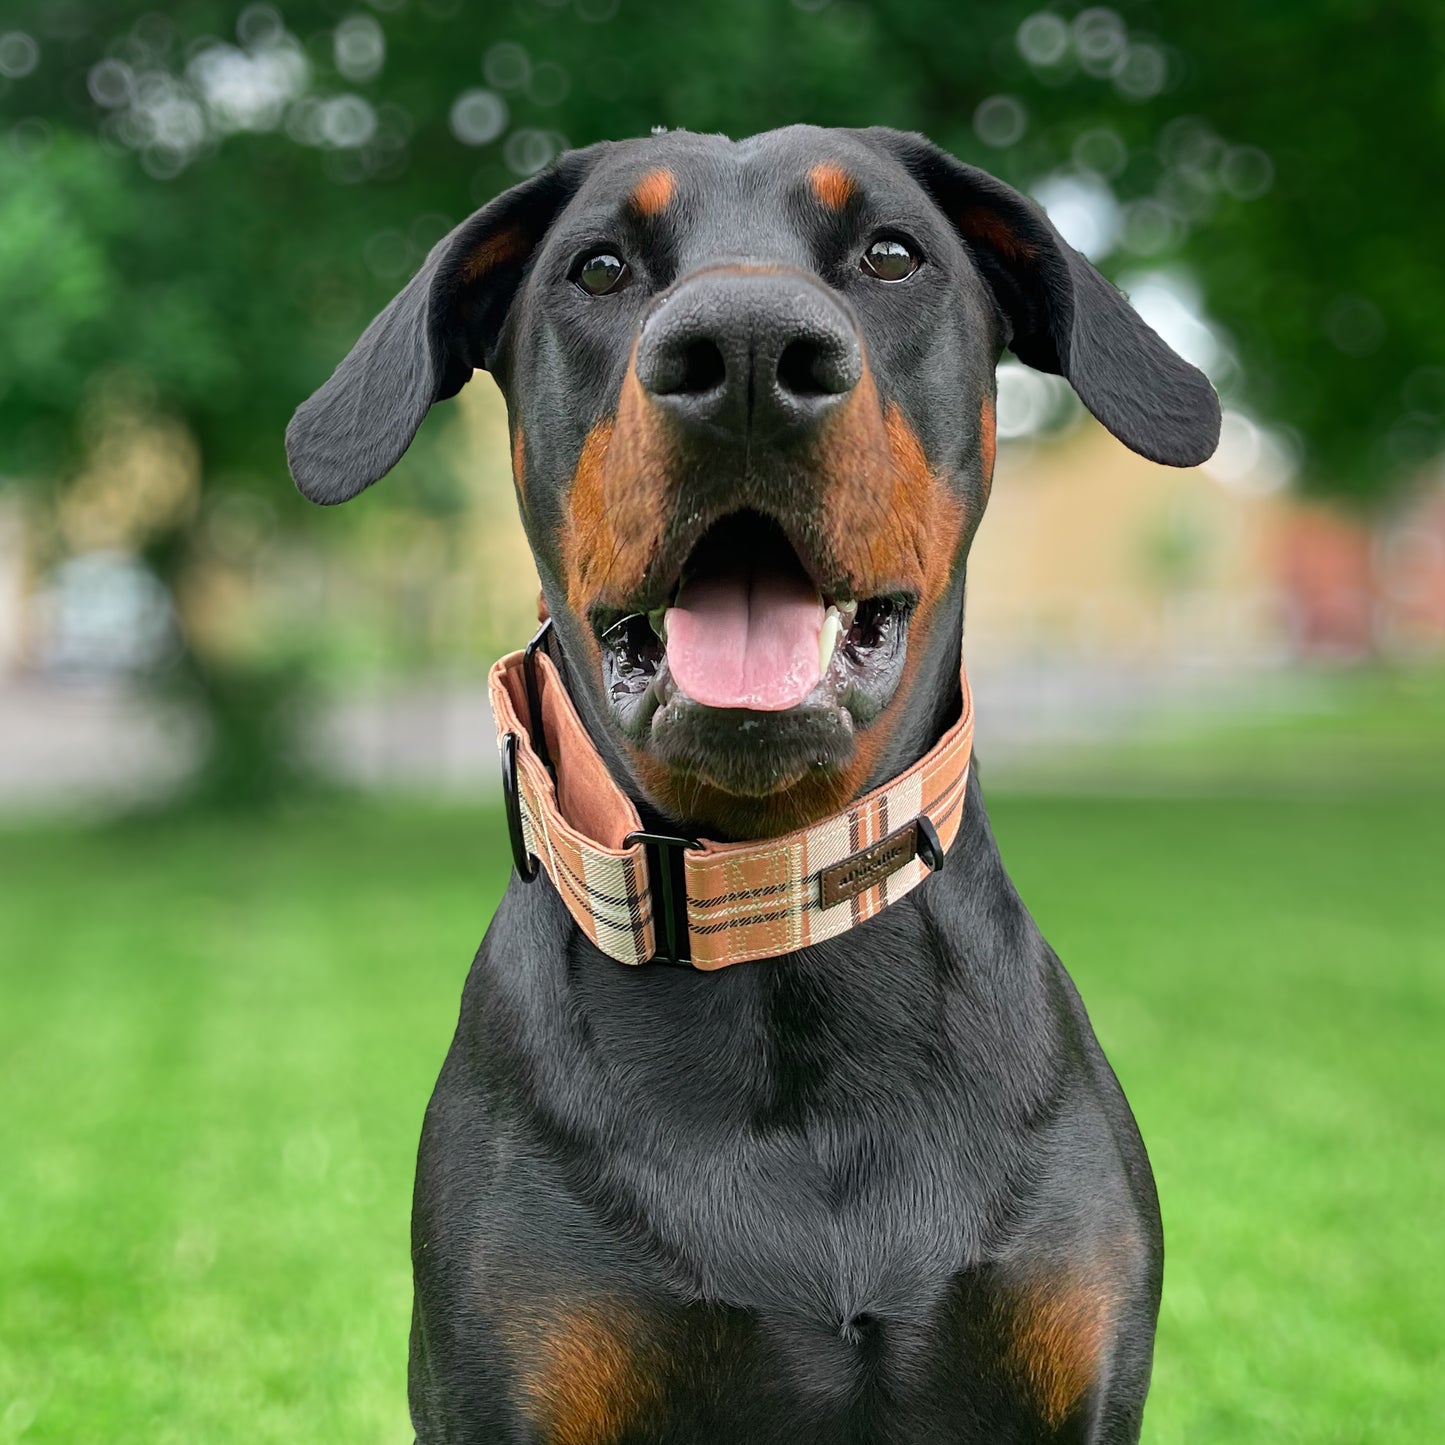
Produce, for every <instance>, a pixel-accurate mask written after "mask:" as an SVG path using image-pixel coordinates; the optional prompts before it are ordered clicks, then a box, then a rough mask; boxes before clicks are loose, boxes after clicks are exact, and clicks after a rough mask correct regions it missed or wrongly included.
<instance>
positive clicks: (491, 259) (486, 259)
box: [462, 226, 531, 281]
mask: <svg viewBox="0 0 1445 1445" xmlns="http://www.w3.org/2000/svg"><path fill="white" fill-rule="evenodd" d="M530 246H531V239H530V237H529V236H528V235H527V233H526V231H524V230H523V229H522V227H521V226H503V227H502V229H501V230H500V231H494V232H493V233H492V234H491V235H490V236H488V237H487V239H486V240H485V241H483V242H482V243H481V245H480V246H478V247H477V249H476V250H475V251H473V252H472V254H471V255H470V256H468V257H467V259H466V260H465V261H464V262H463V263H462V280H463V281H475V280H476V279H477V278H478V277H479V276H485V275H486V273H487V272H488V271H492V270H495V269H496V267H498V266H505V265H506V264H507V262H508V261H520V260H521V259H522V257H523V256H525V255H526V254H527V251H528V249H529V248H530Z"/></svg>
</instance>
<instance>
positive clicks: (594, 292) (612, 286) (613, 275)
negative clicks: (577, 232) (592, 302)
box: [572, 251, 627, 296]
mask: <svg viewBox="0 0 1445 1445" xmlns="http://www.w3.org/2000/svg"><path fill="white" fill-rule="evenodd" d="M572 279H573V280H574V281H576V283H577V284H578V285H579V286H580V287H581V288H582V289H583V290H584V291H585V292H586V293H587V294H588V295H589V296H605V295H606V294H607V293H608V292H609V291H615V290H617V288H618V287H619V286H620V285H622V283H623V282H624V281H625V280H626V279H627V263H626V262H625V261H624V260H623V259H622V258H621V257H620V256H614V255H613V254H612V252H611V251H598V252H596V253H595V254H593V255H591V256H588V257H586V258H585V259H584V260H583V262H582V264H581V265H580V266H579V267H578V268H577V270H576V271H575V272H574V273H573V278H572Z"/></svg>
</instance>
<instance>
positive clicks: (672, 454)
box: [287, 126, 1220, 1445]
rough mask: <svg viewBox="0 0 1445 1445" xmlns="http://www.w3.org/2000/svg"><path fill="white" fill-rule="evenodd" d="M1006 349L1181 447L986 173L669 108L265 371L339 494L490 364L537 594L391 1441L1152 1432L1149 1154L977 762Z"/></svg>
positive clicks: (429, 1151)
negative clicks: (286, 390) (309, 352)
mask: <svg viewBox="0 0 1445 1445" xmlns="http://www.w3.org/2000/svg"><path fill="white" fill-rule="evenodd" d="M1006 349H1007V350H1009V351H1012V353H1013V354H1014V355H1015V356H1016V357H1017V358H1019V359H1020V360H1022V361H1023V362H1025V363H1027V364H1028V365H1030V366H1033V367H1035V368H1038V369H1039V370H1041V371H1046V372H1052V373H1057V374H1061V375H1062V376H1064V377H1066V378H1067V379H1068V381H1069V382H1070V383H1071V384H1072V386H1073V389H1074V390H1075V392H1076V393H1077V394H1078V396H1079V397H1080V398H1081V400H1082V401H1083V403H1084V405H1085V406H1086V407H1087V408H1088V409H1089V410H1090V411H1091V412H1092V413H1093V414H1094V416H1095V417H1097V418H1098V419H1099V421H1101V422H1102V423H1103V424H1104V426H1105V427H1106V428H1108V430H1109V431H1111V432H1112V433H1113V434H1114V436H1115V437H1117V438H1118V439H1119V440H1120V441H1122V442H1123V443H1124V444H1125V445H1126V446H1128V447H1130V448H1131V449H1132V450H1134V451H1136V452H1139V453H1141V454H1143V455H1144V456H1146V457H1149V458H1151V459H1153V460H1155V461H1158V462H1162V463H1167V464H1170V465H1174V466H1186V465H1192V464H1195V463H1198V462H1200V461H1202V460H1204V459H1206V458H1207V457H1208V456H1209V454H1210V453H1211V452H1212V451H1213V449H1214V447H1215V444H1216V442H1217V439H1218V433H1219V420H1220V414H1219V404H1218V401H1217V398H1216V396H1215V394H1214V392H1213V390H1212V389H1211V387H1210V385H1209V382H1208V381H1207V380H1206V379H1205V378H1204V377H1203V375H1202V374H1201V373H1200V372H1198V371H1196V370H1195V369H1194V368H1193V367H1192V366H1189V365H1188V364H1186V363H1185V362H1184V361H1183V360H1181V359H1180V358H1179V357H1178V356H1176V355H1175V354H1174V353H1173V352H1172V351H1171V350H1170V349H1169V348H1168V347H1167V346H1166V345H1165V344H1164V342H1163V341H1162V340H1161V339H1160V338H1159V337H1158V336H1157V335H1156V334H1155V333H1154V332H1153V331H1151V330H1150V329H1149V327H1148V326H1146V325H1145V324H1144V322H1143V321H1142V320H1141V319H1140V317H1139V316H1138V315H1137V314H1136V313H1135V312H1134V311H1133V310H1132V309H1131V307H1130V306H1129V304H1128V303H1127V301H1126V300H1125V299H1124V297H1123V296H1121V295H1120V293H1119V292H1118V291H1116V290H1115V288H1114V287H1113V286H1112V285H1111V284H1110V283H1109V282H1107V281H1106V280H1105V279H1104V278H1103V277H1102V276H1101V275H1100V274H1099V273H1098V272H1097V271H1095V270H1094V268H1093V267H1092V266H1091V265H1090V264H1089V263H1088V262H1087V261H1086V260H1085V259H1084V258H1083V257H1082V256H1081V255H1080V254H1079V253H1078V252H1076V251H1074V250H1073V249H1072V248H1071V247H1070V246H1069V245H1068V244H1067V243H1066V242H1065V241H1064V240H1063V239H1062V238H1061V237H1060V235H1059V234H1058V233H1057V231H1055V229H1054V228H1053V226H1052V225H1051V224H1050V223H1049V221H1048V219H1047V218H1046V216H1045V215H1044V213H1043V212H1042V211H1041V210H1040V209H1039V208H1038V207H1037V206H1036V205H1035V204H1034V203H1033V202H1031V201H1030V200H1028V199H1027V198H1025V197H1024V196H1022V195H1021V194H1019V193H1018V192H1016V191H1015V190H1013V189H1011V188H1010V187H1009V186H1007V185H1005V184H1003V183H1002V182H1000V181H999V180H997V179H995V178H993V177H992V176H990V175H988V174H987V173H985V172H983V171H981V170H978V169H976V168H974V167H972V166H969V165H965V164H963V163H961V162H959V161H958V160H956V159H954V158H953V157H952V156H950V155H947V154H945V153H944V152H943V151H941V150H939V149H937V148H936V147H934V146H933V145H932V144H930V143H929V142H928V141H927V140H925V139H924V138H923V137H921V136H917V135H909V134H904V133H900V132H896V131H892V130H886V129H864V130H824V129H819V128H814V127H809V126H797V127H791V128H788V129H785V130H779V131H773V132H769V133H767V134H763V135H758V136H754V137H752V138H750V139H747V140H742V141H733V140H730V139H727V138H725V137H722V136H712V135H699V134H691V133H687V132H664V133H658V134H654V135H653V136H651V137H649V138H643V139H637V140H628V141H622V142H617V143H611V142H604V143H601V144H597V145H593V146H590V147H588V148H586V149H582V150H577V151H575V152H570V153H568V154H566V155H564V156H563V157H562V158H561V159H560V160H559V161H558V162H557V163H556V164H555V165H553V166H552V167H551V168H550V169H548V170H546V171H545V172H543V173H541V174H538V175H536V176H534V177H532V178H530V179H528V180H525V181H523V182H522V183H520V184H518V185H516V186H515V187H514V188H512V189H511V190H508V191H507V192H505V193H504V194H502V195H500V196H498V197H497V198H496V199H495V200H493V201H491V202H490V203H489V204H488V205H486V206H484V207H483V208H482V209H481V210H479V211H477V212H476V213H475V214H474V215H473V216H471V217H470V219H468V220H466V221H464V222H463V223H462V224H461V225H460V226H458V227H457V228H456V229H455V230H454V231H452V232H451V234H450V235H448V236H447V237H445V238H444V239H443V240H442V241H441V242H440V243H439V244H438V245H437V246H436V248H435V249H434V250H433V251H432V252H431V254H430V256H429V257H428V259H427V260H426V262H425V263H424V265H423V266H422V268H421V270H420V271H419V272H418V274H417V275H416V276H415V278H414V279H413V280H412V281H411V282H410V284H409V285H407V287H406V288H405V289H404V290H403V291H402V292H401V293H400V294H399V295H398V296H397V297H396V298H395V299H394V300H393V301H392V302H391V304H390V305H389V306H387V308H386V309H385V310H384V311H382V312H381V314H380V315H379V316H378V317H377V318H376V320H375V321H374V322H373V323H372V324H371V325H370V326H369V327H368V328H367V330H366V331H365V333H364V334H363V335H362V336H361V338H360V340H359V341H358V342H357V344H356V346H355V347H354V348H353V350H352V351H351V352H350V354H349V355H348V356H347V357H346V358H345V359H344V360H343V361H342V362H341V363H340V365H339V366H338V368H337V369H336V371H335V373H334V374H333V375H332V376H331V378H330V379H329V380H328V381H327V382H326V383H325V384H324V385H323V386H322V387H321V388H320V390H319V391H318V392H317V393H316V394H315V395H314V396H313V397H312V398H311V399H310V400H309V401H307V402H306V403H304V404H303V405H302V406H301V407H300V408H299V410H298V412H297V414H296V417H295V419H294V420H293V422H292V424H291V426H290V428H289V430H288V433H287V447H288V455H289V459H290V463H291V469H292V473H293V476H294V478H295V480H296V482H297V484H298V486H299V487H300V489H301V491H302V492H303V493H304V494H305V495H306V496H308V497H309V498H311V499H312V500H314V501H317V502H321V503H328V504H329V503H336V502H342V501H345V500H347V499H348V498H350V497H353V496H355V495H356V494H357V493H358V492H360V491H361V490H362V489H363V488H364V487H367V486H369V485H370V484H371V483H372V482H374V481H376V480H377V479H378V478H379V477H381V476H382V475H383V474H384V473H385V472H386V471H387V470H388V469H389V468H390V467H391V466H392V465H393V464H394V463H395V462H396V461H397V459H398V458H399V457H400V456H401V455H402V453H403V452H404V451H405V450H406V447H407V445H408V444H409V442H410V441H411V439H412V437H413V435H414V433H415V431H416V429H417V427H418V425H419V424H420V422H421V421H422V419H423V417H424V416H425V415H426V413H427V411H428V409H429V408H430V407H431V406H432V405H433V403H435V402H437V401H439V400H441V399H443V398H445V397H450V396H452V395H453V394H455V393H456V392H457V391H458V390H459V389H460V387H462V386H463V385H464V384H465V382H466V381H467V380H468V378H469V377H470V376H471V375H472V373H473V372H474V370H476V369H478V368H482V369H485V370H487V371H490V372H491V373H492V375H493V376H494V377H495V378H496V380H497V382H498V383H499V385H500V387H501V390H502V391H503V393H504V394H505V397H506V400H507V406H508V412H509V418H510V431H511V442H512V450H513V463H514V474H515V481H516V491H517V497H518V501H519V504H520V508H521V514H522V519H523V522H524V524H525V530H526V534H527V538H528V541H529V543H530V546H531V548H532V551H533V552H534V554H535V559H536V564H537V569H538V573H539V576H540V580H541V586H542V594H543V599H544V603H545V610H546V613H547V615H548V621H547V624H546V626H545V627H544V629H543V634H541V635H539V637H538V639H536V640H534V643H533V645H532V646H531V647H530V648H528V649H527V651H526V652H525V653H520V654H514V655H513V656H512V657H510V658H508V659H505V660H504V661H503V663H502V664H499V667H498V669H497V671H496V672H495V673H494V676H493V680H492V697H493V703H494V707H495V710H496V712H497V715H498V725H499V729H500V730H501V745H502V752H503V761H504V774H505V797H506V801H507V811H508V825H509V830H510V836H511V839H512V843H513V851H514V856H515V859H516V863H517V870H516V876H515V877H513V879H512V880H511V882H510V885H509V887H508V889H507V891H506V894H505V896H504V898H503V899H502V901H501V904H500V905H499V907H498V909H497V912H496V915H495V917H494V919H493V920H492V923H491V926H490V928H489V929H488V931H487V934H486V938H485V940H484V941H483V943H482V945H481V948H480V950H479V952H478V954H477V956H476V960H475V962H474V964H473V966H472V970H471V974H470V976H469V978H468V979H467V982H466V986H465V990H464V993H463V996H462V1004H461V1016H460V1021H459V1025H458V1028H457V1032H456V1037H455V1041H454V1043H453V1045H452V1047H451V1050H450V1052H449V1054H448V1056H447V1058H446V1062H445V1064H444V1066H443V1068H442V1071H441V1075H440V1078H439V1080H438V1082H437V1086H436V1091H435V1093H434V1095H433V1097H432V1100H431V1104H430V1106H429V1108H428V1110H427V1114H426V1120H425V1124H424V1128H423V1134H422V1140H421V1147H420V1155H419V1163H418V1171H417V1180H416V1193H415V1200H414V1212H413V1264H414V1271H415V1311H414V1318H413V1326H412V1334H411V1351H410V1386H409V1398H410V1408H411V1413H412V1420H413V1424H414V1428H415V1432H416V1438H417V1441H418V1442H419V1445H442V1442H451V1445H462V1442H466V1445H482V1442H524V1441H525V1442H544V1441H545V1442H550V1445H583V1442H587V1445H704V1442H724V1441H725V1442H729V1445H765V1442H788V1445H813V1442H818V1445H821V1442H828V1445H838V1442H854V1445H883V1442H898V1445H902V1442H908V1445H926V1442H944V1441H948V1442H951V1445H957V1442H965V1441H966V1442H989V1445H1003V1442H1025V1441H1028V1442H1034V1441H1077V1442H1085V1441H1087V1442H1111V1445H1112V1442H1125V1441H1135V1440H1137V1439H1138V1437H1139V1432H1140V1428H1141V1416H1142V1411H1143V1407H1144V1400H1145V1395H1146V1392H1147V1389H1148V1381H1149V1374H1150V1367H1151V1359H1152V1352H1153V1336H1154V1328H1155V1320H1156V1314H1157V1309H1158V1302H1159V1293H1160V1282H1161V1276H1162V1262H1163V1248H1162V1236H1161V1231H1160V1222H1159V1210H1158V1202H1157V1198H1156V1194H1155V1189H1154V1184H1153V1180H1152V1176H1151V1173H1150V1169H1149V1164H1148V1160H1147V1157H1146V1155H1145V1151H1144V1146H1143V1144H1142V1142H1141V1140H1140V1136H1139V1133H1138V1130H1137V1128H1136V1126H1135V1123H1134V1119H1133V1116H1132V1114H1131V1113H1130V1110H1129V1107H1128V1105H1127V1103H1126V1102H1125V1099H1124V1096H1123V1094H1122V1092H1121V1090H1120V1088H1119V1085H1118V1083H1117V1081H1116V1079H1115V1077H1114V1075H1113V1073H1112V1071H1111V1070H1110V1068H1109V1065H1108V1063H1107V1062H1106V1060H1105V1058H1104V1056H1103V1054H1102V1052H1101V1051H1100V1048H1099V1045H1098V1043H1097V1042H1096V1040H1095V1038H1094V1034H1093V1032H1092V1030H1091V1028H1090V1025H1089V1021H1088V1018H1087V1016H1086V1014H1085V1011H1084V1008H1083V1005H1082V1004H1081V1002H1080V1000H1079V997H1078V995H1077V993H1076V992H1075V990H1074V988H1073V985H1072V984H1071V982H1070V980H1069V978H1068V976H1067V974H1066V973H1065V972H1064V969H1063V967H1062V965H1061V964H1060V963H1059V961H1058V959H1057V957H1056V956H1055V955H1054V953H1053V952H1052V951H1051V950H1050V949H1049V947H1048V945H1047V944H1046V943H1045V942H1044V940H1043V938H1042V937H1041V936H1040V934H1039V932H1038V929H1037V928H1036V927H1035V925H1034V922H1033V920H1032V919H1031V918H1030V916H1029V914H1028V912H1027V911H1026V910H1025V908H1024V905H1023V903H1022V902H1021V901H1020V899H1019V897H1018V895H1017V894H1016V892H1015V890H1014V888H1013V886H1012V884H1011V883H1010V881H1009V878H1008V875H1007V874H1006V873H1005V871H1004V868H1003V865H1002V863H1001V861H1000V858H999V853H998V849H997V847H996V846H995V843H994V840H993V836H992V834H991V832H990V828H989V822H988V816H987V812H986V810H985V807H984V800H983V796H982V792H981V790H980V786H979V782H978V778H977V774H976V771H975V770H973V769H972V768H971V767H970V765H969V759H970V746H969V742H970V729H971V721H972V713H971V704H970V699H969V694H968V688H967V680H966V677H965V676H964V674H963V672H962V665H961V658H962V626H963V597H964V579H965V564H966V561H967V557H968V552H969V546H970V543H971V541H972V539H973V536H974V533H975V531H976V529H977V527H978V524H979V520H980V518H981V517H982V515H983V511H984V506H985V503H986V502H987V500H988V495H989V488H990V484H991V481H992V474H993V465H994V453H995V421H994V398H995V379H994V378H995V366H996V364H997V362H998V360H999V358H1000V356H1001V354H1002V352H1003V351H1004V350H1006ZM543 875H545V876H543Z"/></svg>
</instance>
